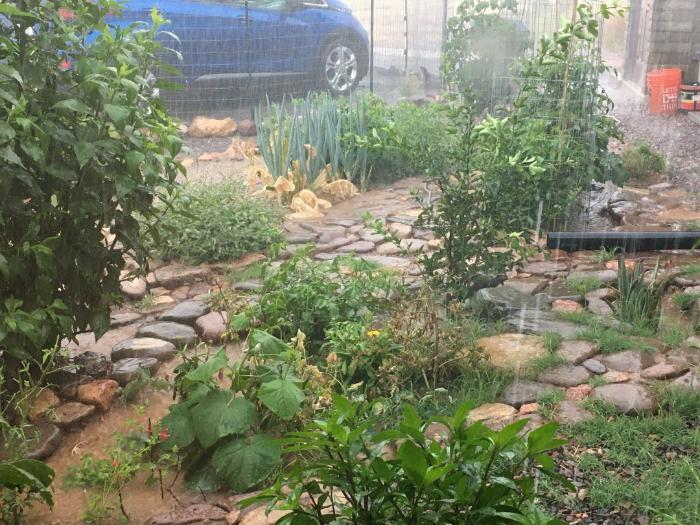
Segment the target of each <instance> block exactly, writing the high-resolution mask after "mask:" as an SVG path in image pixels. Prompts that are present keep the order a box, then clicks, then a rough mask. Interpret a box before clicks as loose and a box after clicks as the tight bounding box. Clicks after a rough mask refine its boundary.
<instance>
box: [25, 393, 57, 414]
mask: <svg viewBox="0 0 700 525" xmlns="http://www.w3.org/2000/svg"><path fill="white" fill-rule="evenodd" d="M60 404H61V400H60V399H59V398H58V396H57V395H56V393H55V392H54V391H53V390H51V389H50V388H44V389H42V390H41V391H40V392H39V393H38V394H37V396H36V397H35V398H34V400H33V401H32V402H31V405H30V406H29V413H28V416H29V421H38V420H40V419H41V418H43V417H44V416H45V415H46V414H47V413H48V412H51V411H52V410H54V409H55V408H56V407H57V406H59V405H60Z"/></svg>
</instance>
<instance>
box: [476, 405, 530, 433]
mask: <svg viewBox="0 0 700 525" xmlns="http://www.w3.org/2000/svg"><path fill="white" fill-rule="evenodd" d="M517 415H518V411H517V410H516V409H515V408H513V407H512V406H510V405H506V404H504V403H486V404H485V405H481V406H480V407H477V408H475V409H474V410H472V411H470V412H469V415H468V416H467V422H469V423H476V422H477V421H483V422H484V424H485V425H486V426H487V427H489V428H492V429H494V430H495V429H499V428H502V427H504V426H505V425H507V424H508V423H510V422H511V421H513V419H514V418H515V416H517Z"/></svg>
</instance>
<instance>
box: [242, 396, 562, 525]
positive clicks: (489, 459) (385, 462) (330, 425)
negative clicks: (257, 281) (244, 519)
mask: <svg viewBox="0 0 700 525" xmlns="http://www.w3.org/2000/svg"><path fill="white" fill-rule="evenodd" d="M469 408H470V407H469V405H463V406H461V407H460V408H459V409H458V410H457V411H456V413H455V414H454V415H453V416H451V417H439V418H434V419H433V420H428V421H422V420H421V419H420V418H419V416H418V415H417V414H416V412H415V410H414V409H413V408H412V407H411V406H408V405H407V406H406V407H405V409H404V415H403V418H402V421H401V423H400V424H399V425H397V426H396V427H392V428H389V429H386V430H382V429H381V426H380V425H379V421H377V419H376V418H373V417H372V416H371V413H372V406H371V405H353V404H352V403H351V402H349V401H348V400H346V399H343V398H335V409H334V410H333V411H332V412H331V413H330V414H328V415H327V416H326V417H325V418H324V419H322V420H319V421H315V422H314V423H311V424H310V425H309V426H308V427H307V428H306V429H305V430H304V432H293V433H290V434H288V436H287V438H286V439H285V441H284V443H285V445H286V449H285V450H286V451H289V452H294V453H298V452H304V454H303V455H299V456H296V457H295V459H294V460H293V461H292V463H291V465H290V466H289V467H288V468H287V469H286V470H285V473H284V474H283V475H282V477H281V478H280V479H279V480H278V482H277V484H276V485H275V486H274V487H273V488H271V489H269V490H267V491H264V492H262V493H261V494H260V495H259V496H258V497H256V498H253V499H251V500H247V501H246V502H244V505H245V504H250V503H254V502H257V501H261V500H262V501H270V503H271V506H273V507H275V506H277V507H279V508H284V509H286V510H289V511H291V513H290V514H288V515H287V516H285V517H284V518H282V519H281V520H280V521H279V522H278V523H284V524H292V523H307V524H321V523H366V524H369V523H395V524H406V525H408V524H429V523H470V524H474V525H478V524H486V523H507V522H517V523H524V524H534V523H549V524H552V525H553V524H559V523H560V522H558V521H555V520H546V519H545V520H542V514H541V513H539V512H537V511H536V510H534V509H533V508H532V506H533V504H534V499H535V496H536V490H535V486H536V485H535V477H534V475H533V473H534V472H535V471H539V472H540V473H542V474H544V475H546V476H550V477H552V478H555V479H561V480H562V481H563V478H561V476H559V475H558V474H556V473H554V472H553V468H554V461H553V460H552V458H551V457H549V456H548V455H547V452H548V451H550V450H553V449H556V448H558V447H559V446H561V445H562V444H563V443H564V441H562V440H559V439H556V438H555V437H554V434H555V433H556V430H557V427H556V425H555V424H548V425H545V426H542V427H540V428H538V429H536V430H533V431H531V432H530V433H529V434H528V437H527V439H523V438H521V437H519V436H518V434H519V432H520V431H522V430H523V427H524V426H525V425H526V423H527V421H526V420H521V421H518V422H516V423H513V424H512V425H509V426H507V427H505V428H504V429H503V430H500V431H498V432H494V431H492V430H490V429H489V428H488V427H486V426H485V425H484V424H483V423H481V422H478V423H474V424H471V425H468V424H467V421H468V419H467V417H468V413H469ZM432 422H438V423H440V424H441V425H442V428H444V430H445V434H446V436H445V437H444V439H441V440H440V441H444V443H441V442H440V441H438V440H436V439H435V438H434V437H432V436H429V437H426V435H425V430H426V428H427V427H428V425H429V424H430V423H432ZM393 450H395V451H396V452H395V454H393V453H392V452H391V451H393Z"/></svg>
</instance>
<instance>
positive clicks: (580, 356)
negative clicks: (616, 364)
mask: <svg viewBox="0 0 700 525" xmlns="http://www.w3.org/2000/svg"><path fill="white" fill-rule="evenodd" d="M596 353H598V347H597V346H596V345H595V344H594V343H591V342H590V341H577V340H566V341H562V342H561V344H560V345H559V349H558V350H557V354H558V355H559V356H561V357H562V358H563V359H565V360H566V361H567V362H568V363H572V364H575V365H579V364H581V363H583V362H584V361H585V360H586V359H588V358H589V357H593V356H594V355H595V354H596ZM584 366H585V365H584ZM601 366H602V365H601ZM603 372H605V370H603ZM601 373H602V372H601Z"/></svg>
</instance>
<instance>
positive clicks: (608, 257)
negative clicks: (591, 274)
mask: <svg viewBox="0 0 700 525" xmlns="http://www.w3.org/2000/svg"><path fill="white" fill-rule="evenodd" d="M618 251H620V248H619V246H615V247H614V248H606V247H605V246H601V247H600V250H598V251H597V252H596V256H595V258H596V260H597V261H598V262H600V263H606V262H609V261H612V260H613V259H614V258H615V257H616V255H617V252H618Z"/></svg>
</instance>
